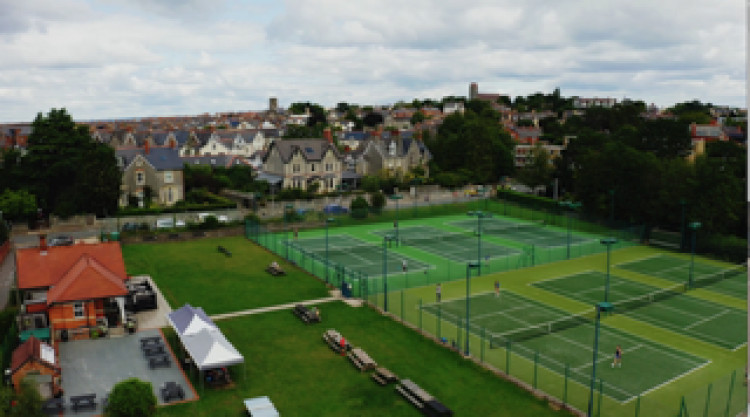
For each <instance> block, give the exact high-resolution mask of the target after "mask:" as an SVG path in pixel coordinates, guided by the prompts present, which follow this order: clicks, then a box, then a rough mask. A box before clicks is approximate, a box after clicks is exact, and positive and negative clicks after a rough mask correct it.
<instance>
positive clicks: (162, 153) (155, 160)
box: [115, 147, 183, 171]
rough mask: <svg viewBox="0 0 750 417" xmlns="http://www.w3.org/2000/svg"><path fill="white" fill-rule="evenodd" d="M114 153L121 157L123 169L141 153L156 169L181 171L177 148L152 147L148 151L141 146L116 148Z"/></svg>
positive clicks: (180, 159)
mask: <svg viewBox="0 0 750 417" xmlns="http://www.w3.org/2000/svg"><path fill="white" fill-rule="evenodd" d="M115 155H116V156H117V157H118V158H120V159H122V162H123V169H125V168H127V167H128V165H130V164H131V163H132V162H133V159H135V157H136V156H137V155H143V157H144V158H145V159H146V160H147V161H148V163H149V164H151V166H153V167H154V169H156V170H157V171H181V170H182V166H183V161H182V158H180V153H179V151H178V150H177V148H156V147H152V148H150V149H149V152H148V153H146V150H145V149H143V148H138V149H118V150H116V151H115Z"/></svg>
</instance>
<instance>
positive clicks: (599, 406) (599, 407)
mask: <svg viewBox="0 0 750 417" xmlns="http://www.w3.org/2000/svg"><path fill="white" fill-rule="evenodd" d="M603 392H604V381H602V379H601V378H599V399H598V403H597V406H596V417H600V416H601V415H602V397H603V395H602V394H603Z"/></svg>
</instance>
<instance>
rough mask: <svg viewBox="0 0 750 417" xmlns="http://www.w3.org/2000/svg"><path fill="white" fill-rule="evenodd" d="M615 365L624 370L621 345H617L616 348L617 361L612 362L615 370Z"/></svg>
mask: <svg viewBox="0 0 750 417" xmlns="http://www.w3.org/2000/svg"><path fill="white" fill-rule="evenodd" d="M615 365H617V367H618V368H622V348H621V347H620V345H617V347H616V348H615V359H614V360H613V361H612V367H613V368H614V367H615Z"/></svg>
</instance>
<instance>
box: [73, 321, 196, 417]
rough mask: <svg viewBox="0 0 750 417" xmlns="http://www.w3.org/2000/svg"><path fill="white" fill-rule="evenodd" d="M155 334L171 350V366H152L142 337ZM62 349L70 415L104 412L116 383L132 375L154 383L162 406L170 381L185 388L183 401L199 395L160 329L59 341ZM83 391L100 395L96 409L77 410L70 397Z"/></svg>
mask: <svg viewBox="0 0 750 417" xmlns="http://www.w3.org/2000/svg"><path fill="white" fill-rule="evenodd" d="M155 336H156V337H158V338H160V339H162V343H163V345H164V346H165V348H166V350H167V355H168V356H169V359H170V362H171V365H170V366H169V367H161V366H160V367H156V368H153V369H152V368H151V367H149V360H148V358H147V357H146V356H145V354H144V351H143V349H142V348H141V339H142V338H148V337H155ZM59 352H60V366H61V368H62V388H63V390H64V392H65V395H64V398H65V400H66V409H65V411H66V414H67V415H75V416H93V415H100V414H102V412H103V411H102V404H101V403H102V399H103V398H104V397H105V395H106V394H107V393H108V392H109V391H110V390H111V389H112V387H113V386H114V385H115V384H117V383H118V382H120V381H122V380H124V379H128V378H138V379H140V380H143V381H149V382H151V384H152V385H153V389H154V395H155V396H156V398H157V401H158V404H159V405H162V404H164V402H163V401H162V398H161V394H160V387H161V386H162V385H163V384H165V383H166V382H169V381H172V382H176V383H177V384H179V385H180V386H181V387H182V388H183V391H184V400H183V401H192V400H196V399H197V398H198V397H197V395H196V393H195V390H194V389H193V387H192V385H190V383H189V381H188V380H187V379H186V377H185V374H184V373H183V372H182V369H181V368H180V365H179V363H178V362H177V361H176V358H175V356H174V355H173V353H172V352H171V350H170V349H169V345H168V344H167V342H166V340H163V337H162V335H161V332H160V331H158V330H153V329H152V330H143V331H139V332H137V333H135V334H133V335H129V336H124V337H113V338H106V339H94V340H78V341H70V342H64V343H60V344H59ZM82 394H96V404H97V405H96V408H95V409H93V410H90V411H78V412H73V411H72V409H71V407H70V402H69V399H70V397H71V396H77V395H82Z"/></svg>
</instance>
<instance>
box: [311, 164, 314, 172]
mask: <svg viewBox="0 0 750 417" xmlns="http://www.w3.org/2000/svg"><path fill="white" fill-rule="evenodd" d="M310 172H315V164H310Z"/></svg>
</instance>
